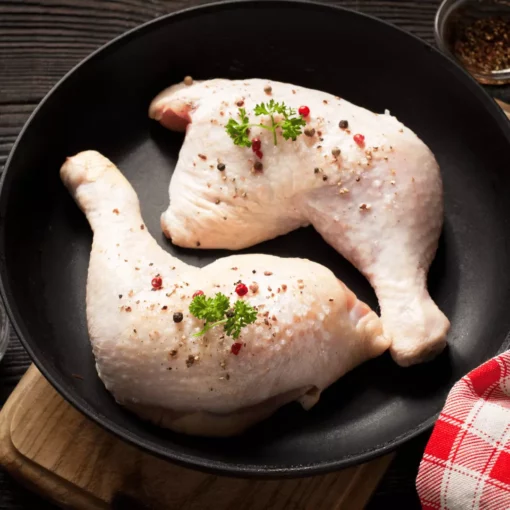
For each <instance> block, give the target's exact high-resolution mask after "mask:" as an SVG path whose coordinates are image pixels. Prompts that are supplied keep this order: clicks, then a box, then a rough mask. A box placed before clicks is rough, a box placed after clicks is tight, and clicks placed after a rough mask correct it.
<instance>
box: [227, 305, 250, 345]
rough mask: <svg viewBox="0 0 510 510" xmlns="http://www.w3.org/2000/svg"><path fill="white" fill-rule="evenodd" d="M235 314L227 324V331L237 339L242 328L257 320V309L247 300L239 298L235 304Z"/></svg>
mask: <svg viewBox="0 0 510 510" xmlns="http://www.w3.org/2000/svg"><path fill="white" fill-rule="evenodd" d="M233 311H234V316H233V317H229V318H228V319H227V322H226V324H225V333H227V335H229V336H231V337H233V338H235V339H237V338H239V335H240V334H241V329H242V328H244V327H245V326H247V325H248V324H252V323H253V322H255V321H256V320H257V310H255V308H253V306H251V305H250V304H248V303H246V301H241V300H239V299H238V300H237V301H236V302H235V305H234V310H233Z"/></svg>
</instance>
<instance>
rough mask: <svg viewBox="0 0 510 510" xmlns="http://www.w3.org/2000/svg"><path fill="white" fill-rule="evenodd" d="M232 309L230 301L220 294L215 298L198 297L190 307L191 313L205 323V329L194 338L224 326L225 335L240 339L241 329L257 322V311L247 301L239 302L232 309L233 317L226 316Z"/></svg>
mask: <svg viewBox="0 0 510 510" xmlns="http://www.w3.org/2000/svg"><path fill="white" fill-rule="evenodd" d="M229 309H230V300H229V298H228V297H227V296H225V295H224V294H222V293H221V292H218V293H217V294H216V295H215V296H214V297H213V298H208V297H206V296H205V295H200V296H196V297H195V298H193V301H191V303H190V305H189V311H190V313H191V314H192V315H193V316H195V317H196V318H197V319H202V320H204V321H205V324H204V328H203V329H202V330H201V331H199V332H198V333H195V334H194V335H193V336H202V335H204V334H205V333H207V331H209V330H210V329H212V328H214V327H216V326H219V325H221V324H224V325H225V326H224V329H225V333H226V334H227V335H229V336H232V337H233V338H239V335H240V334H241V329H242V328H244V327H245V326H247V325H248V324H251V323H253V322H255V320H256V319H257V310H256V309H255V308H254V307H253V306H251V305H250V304H249V303H247V302H246V301H241V300H237V301H236V302H235V304H234V307H233V309H232V312H233V315H232V314H229V315H232V316H231V317H229V316H226V314H227V311H228V310H229Z"/></svg>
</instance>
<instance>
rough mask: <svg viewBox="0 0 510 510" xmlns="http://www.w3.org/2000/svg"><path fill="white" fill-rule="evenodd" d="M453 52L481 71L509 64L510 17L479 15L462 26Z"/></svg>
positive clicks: (492, 69)
mask: <svg viewBox="0 0 510 510" xmlns="http://www.w3.org/2000/svg"><path fill="white" fill-rule="evenodd" d="M454 52H455V54H456V56H457V58H459V60H460V61H461V62H462V63H463V64H464V65H465V66H466V67H467V68H469V69H472V70H473V71H477V72H481V73H491V72H493V71H503V70H505V69H509V68H510V17H508V18H502V17H499V16H489V17H487V18H482V19H477V20H476V21H474V22H472V23H470V24H468V25H466V26H465V27H464V28H463V29H461V30H459V35H458V38H457V40H456V41H455V44H454Z"/></svg>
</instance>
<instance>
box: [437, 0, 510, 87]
mask: <svg viewBox="0 0 510 510" xmlns="http://www.w3.org/2000/svg"><path fill="white" fill-rule="evenodd" d="M435 36H436V42H437V44H438V46H439V48H440V49H441V50H442V51H443V52H444V53H446V54H447V55H448V56H450V57H451V58H453V59H454V60H456V61H457V62H459V63H460V64H461V65H462V66H463V67H464V68H465V69H466V71H468V72H469V73H470V74H471V75H472V76H473V77H474V78H475V79H476V80H477V81H479V82H480V83H483V84H491V85H497V84H504V83H510V2H509V1H508V0H444V1H443V3H442V4H441V6H440V7H439V9H438V11H437V15H436V22H435Z"/></svg>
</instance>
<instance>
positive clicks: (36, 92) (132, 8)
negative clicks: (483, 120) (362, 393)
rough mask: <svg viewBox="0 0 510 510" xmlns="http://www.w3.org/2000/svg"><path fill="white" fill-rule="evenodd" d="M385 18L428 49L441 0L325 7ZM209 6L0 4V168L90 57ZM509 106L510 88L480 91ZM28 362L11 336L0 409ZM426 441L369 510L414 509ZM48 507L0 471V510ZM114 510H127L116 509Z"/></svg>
mask: <svg viewBox="0 0 510 510" xmlns="http://www.w3.org/2000/svg"><path fill="white" fill-rule="evenodd" d="M322 1H324V2H326V3H330V4H334V5H340V6H343V7H347V8H351V9H354V10H358V11H361V12H364V13H367V14H370V15H372V16H376V17H378V18H381V19H384V20H385V21H388V22H390V23H393V24H394V25H396V26H398V27H400V28H403V29H405V30H408V31H410V32H411V33H414V34H415V35H417V36H418V37H421V38H423V39H424V40H426V41H427V42H429V43H433V42H434V37H433V20H434V16H435V12H436V9H437V7H438V6H439V3H440V0H385V1H379V0H345V1H341V0H340V1H331V0H330V1H329V2H328V1H327V0H322ZM207 2H208V0H108V1H105V0H37V1H36V0H0V169H2V168H3V165H4V164H5V161H6V160H7V156H8V153H9V151H10V149H11V147H12V145H13V143H14V141H15V139H16V137H17V135H18V133H19V131H20V130H21V128H22V126H23V124H24V123H25V121H26V120H27V119H28V117H29V115H30V114H31V112H32V111H33V109H34V108H35V106H36V105H37V104H38V102H39V101H40V100H41V99H42V98H43V97H44V95H45V94H46V93H47V92H48V91H49V90H50V88H51V87H52V86H53V85H54V84H55V83H56V82H57V81H58V80H59V79H60V78H61V77H62V76H63V75H64V74H65V73H66V72H67V71H69V70H70V69H71V68H72V67H73V66H75V65H76V64H77V63H79V62H80V61H81V60H82V59H83V58H85V57H86V56H87V55H88V54H89V53H90V52H92V51H94V50H95V49H97V48H98V47H100V46H101V45H102V44H104V43H105V42H108V41H109V40H111V39H112V38H113V37H115V36H117V35H120V34H121V33H123V32H125V31H126V30H128V29H130V28H133V27H135V26H137V25H138V24H140V23H143V22H145V21H148V20H150V19H153V18H154V17H157V16H160V15H162V14H166V13H168V12H173V11H176V10H179V9H181V8H185V7H189V6H192V5H199V4H203V3H207ZM486 89H487V90H488V91H489V93H491V94H492V95H494V96H496V97H499V98H500V99H502V100H505V101H507V102H510V87H505V88H502V87H486ZM29 365H30V358H29V356H28V355H27V354H26V353H25V351H24V349H23V348H22V347H21V345H20V343H19V341H18V339H17V337H16V335H15V333H13V332H12V333H11V344H10V347H9V349H8V352H7V354H6V356H5V358H4V359H3V360H2V362H1V363H0V399H1V400H0V402H1V403H3V402H5V400H6V398H7V396H8V395H9V394H10V392H11V391H12V390H13V389H14V386H15V385H16V383H17V382H18V381H19V379H20V378H21V376H22V375H23V373H24V372H25V371H26V369H27V368H28V366H29ZM426 440H427V434H425V435H422V436H421V437H419V438H417V439H416V440H413V441H411V442H409V443H408V444H407V445H406V446H405V447H403V448H402V449H401V450H400V451H399V453H398V455H397V458H396V461H395V462H394V463H393V465H392V466H391V468H390V471H389V473H388V475H387V476H386V477H385V479H384V480H383V482H382V484H381V485H380V486H379V487H378V489H377V492H376V495H375V497H374V498H373V499H372V501H371V503H370V504H369V506H368V508H369V509H370V510H378V509H380V508H406V509H408V510H412V509H418V508H420V506H419V503H418V499H417V497H416V493H415V490H414V478H415V476H416V472H417V468H418V462H419V460H420V458H421V454H422V451H423V447H424V445H425V442H426ZM53 508H54V506H53V505H51V504H46V503H45V502H43V501H42V500H41V499H40V498H37V497H35V496H33V495H32V494H30V493H28V492H27V491H25V490H24V489H23V488H20V487H19V485H18V484H17V483H16V482H14V481H13V480H12V479H11V478H10V477H9V476H8V475H7V474H5V473H4V472H2V471H0V510H29V509H30V510H32V509H37V510H46V509H53ZM119 508H131V507H129V506H127V505H124V504H123V503H122V502H120V503H119Z"/></svg>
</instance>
